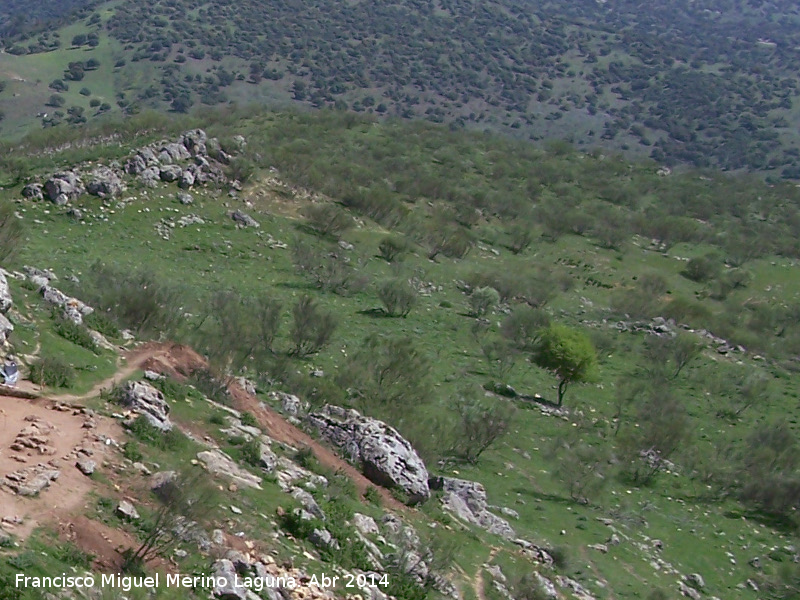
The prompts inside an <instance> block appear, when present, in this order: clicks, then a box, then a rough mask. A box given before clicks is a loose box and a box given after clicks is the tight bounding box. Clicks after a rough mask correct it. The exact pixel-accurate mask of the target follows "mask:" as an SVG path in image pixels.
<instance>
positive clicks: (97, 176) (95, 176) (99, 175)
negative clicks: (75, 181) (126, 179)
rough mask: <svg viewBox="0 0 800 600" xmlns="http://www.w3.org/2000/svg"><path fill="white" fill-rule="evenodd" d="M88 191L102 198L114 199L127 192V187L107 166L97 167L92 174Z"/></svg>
mask: <svg viewBox="0 0 800 600" xmlns="http://www.w3.org/2000/svg"><path fill="white" fill-rule="evenodd" d="M89 177H90V179H89V183H87V184H86V191H88V192H89V193H90V194H92V195H93V196H99V197H100V198H113V197H115V196H119V195H120V194H121V193H122V192H124V191H125V189H126V186H125V184H124V183H123V181H122V178H121V177H120V176H119V174H117V172H116V171H114V170H113V169H111V168H110V167H106V166H102V165H101V166H98V167H95V168H94V169H93V170H92V172H91V174H90V176H89Z"/></svg>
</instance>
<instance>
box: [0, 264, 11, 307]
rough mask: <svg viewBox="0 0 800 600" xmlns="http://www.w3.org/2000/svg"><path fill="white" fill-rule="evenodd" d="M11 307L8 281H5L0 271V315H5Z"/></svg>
mask: <svg viewBox="0 0 800 600" xmlns="http://www.w3.org/2000/svg"><path fill="white" fill-rule="evenodd" d="M12 306H14V300H13V299H12V298H11V288H9V287H8V279H6V276H5V274H4V273H3V272H2V271H0V314H6V313H7V312H8V311H9V310H10V309H11V307H12Z"/></svg>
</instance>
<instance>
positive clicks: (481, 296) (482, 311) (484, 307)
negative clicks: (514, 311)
mask: <svg viewBox="0 0 800 600" xmlns="http://www.w3.org/2000/svg"><path fill="white" fill-rule="evenodd" d="M499 302H500V294H499V293H498V292H497V290H496V289H494V288H492V287H481V288H478V289H477V290H474V291H473V292H472V294H471V295H470V297H469V306H470V314H471V315H472V316H473V317H476V318H481V317H483V316H484V315H486V314H487V313H488V312H489V311H491V310H492V309H493V308H494V307H495V306H496V305H497V304H498V303H499Z"/></svg>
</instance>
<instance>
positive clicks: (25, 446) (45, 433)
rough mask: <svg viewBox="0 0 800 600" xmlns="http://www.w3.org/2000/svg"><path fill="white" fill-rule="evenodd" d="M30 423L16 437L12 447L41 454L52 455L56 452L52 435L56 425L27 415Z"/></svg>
mask: <svg viewBox="0 0 800 600" xmlns="http://www.w3.org/2000/svg"><path fill="white" fill-rule="evenodd" d="M25 421H26V422H27V423H28V424H27V425H25V427H23V428H22V429H21V430H20V431H19V433H18V434H17V435H16V437H15V438H14V443H13V444H11V447H10V449H11V450H13V451H14V452H27V451H29V450H32V451H34V452H36V453H37V454H39V455H40V456H46V455H47V456H52V455H53V454H55V453H56V450H55V448H54V447H53V445H52V443H51V439H50V436H51V434H52V433H53V432H55V427H53V425H51V424H50V423H48V422H46V421H43V420H41V419H39V418H37V417H30V416H29V417H25Z"/></svg>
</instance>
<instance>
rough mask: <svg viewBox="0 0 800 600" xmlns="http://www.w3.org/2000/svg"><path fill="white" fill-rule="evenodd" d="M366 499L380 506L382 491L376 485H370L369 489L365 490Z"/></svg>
mask: <svg viewBox="0 0 800 600" xmlns="http://www.w3.org/2000/svg"><path fill="white" fill-rule="evenodd" d="M364 500H366V501H367V502H369V503H370V504H372V505H373V506H380V505H381V493H380V492H379V491H378V489H377V488H376V487H374V486H369V487H368V488H367V491H365V492H364Z"/></svg>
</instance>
